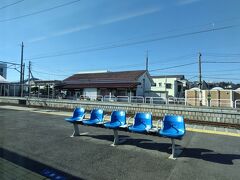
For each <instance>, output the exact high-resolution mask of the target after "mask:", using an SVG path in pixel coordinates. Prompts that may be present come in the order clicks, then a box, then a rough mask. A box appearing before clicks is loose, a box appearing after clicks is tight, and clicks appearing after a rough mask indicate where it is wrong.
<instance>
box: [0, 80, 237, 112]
mask: <svg viewBox="0 0 240 180" xmlns="http://www.w3.org/2000/svg"><path fill="white" fill-rule="evenodd" d="M19 91H20V85H19V84H11V85H9V84H0V96H10V97H18V96H19V95H20V92H19ZM23 97H32V98H36V99H40V98H43V99H71V100H76V101H78V100H84V101H101V102H119V103H140V104H152V105H179V106H210V107H230V108H240V99H237V100H234V101H232V100H230V99H211V100H206V99H199V98H175V97H169V98H164V97H143V96H113V95H112V96H110V95H106V96H101V95H92V96H90V95H89V96H86V95H81V96H79V97H76V96H71V97H70V96H68V97H66V96H62V95H61V94H59V92H56V91H55V90H54V89H51V88H50V87H48V88H46V89H45V90H44V91H43V92H41V91H40V90H39V87H35V91H32V92H31V90H30V92H29V86H28V85H24V86H23Z"/></svg>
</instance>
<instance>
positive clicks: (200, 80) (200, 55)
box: [198, 53, 202, 106]
mask: <svg viewBox="0 0 240 180" xmlns="http://www.w3.org/2000/svg"><path fill="white" fill-rule="evenodd" d="M201 57H202V54H201V53H199V56H198V71H199V89H200V94H199V96H200V97H199V98H200V101H199V105H200V106H202V60H201Z"/></svg>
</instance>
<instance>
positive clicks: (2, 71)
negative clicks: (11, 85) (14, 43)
mask: <svg viewBox="0 0 240 180" xmlns="http://www.w3.org/2000/svg"><path fill="white" fill-rule="evenodd" d="M0 76H2V77H4V78H5V79H7V64H5V63H4V64H3V63H1V64H0Z"/></svg>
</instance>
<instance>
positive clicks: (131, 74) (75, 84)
mask: <svg viewBox="0 0 240 180" xmlns="http://www.w3.org/2000/svg"><path fill="white" fill-rule="evenodd" d="M145 72H146V71H145V70H138V71H121V72H105V73H87V74H74V75H73V76H70V77H68V78H66V79H65V80H63V83H62V84H59V85H58V86H59V87H61V88H64V89H77V88H87V87H92V88H117V87H119V88H120V87H123V88H128V87H129V88H133V87H136V86H137V85H138V84H139V82H138V81H137V80H138V78H139V77H140V76H142V75H143V74H144V73H145Z"/></svg>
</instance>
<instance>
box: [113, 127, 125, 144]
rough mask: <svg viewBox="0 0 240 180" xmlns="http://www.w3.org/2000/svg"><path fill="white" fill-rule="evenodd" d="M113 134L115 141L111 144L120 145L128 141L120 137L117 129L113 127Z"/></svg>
mask: <svg viewBox="0 0 240 180" xmlns="http://www.w3.org/2000/svg"><path fill="white" fill-rule="evenodd" d="M113 135H114V140H113V143H112V144H111V146H116V145H119V144H121V143H123V142H125V141H126V140H125V139H119V136H118V130H117V129H113Z"/></svg>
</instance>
